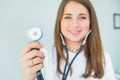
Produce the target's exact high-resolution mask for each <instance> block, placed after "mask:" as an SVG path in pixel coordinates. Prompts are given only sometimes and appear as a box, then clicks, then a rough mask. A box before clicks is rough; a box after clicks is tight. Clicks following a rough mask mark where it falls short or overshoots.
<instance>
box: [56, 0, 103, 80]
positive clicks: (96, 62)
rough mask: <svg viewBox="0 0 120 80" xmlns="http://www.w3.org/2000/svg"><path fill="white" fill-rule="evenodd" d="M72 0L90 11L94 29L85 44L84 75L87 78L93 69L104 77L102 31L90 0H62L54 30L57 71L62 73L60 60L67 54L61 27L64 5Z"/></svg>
mask: <svg viewBox="0 0 120 80" xmlns="http://www.w3.org/2000/svg"><path fill="white" fill-rule="evenodd" d="M70 1H75V2H78V3H80V4H82V5H83V6H84V7H85V8H86V9H87V10H88V12H89V16H90V29H92V32H91V34H90V35H89V37H88V40H87V42H86V44H85V46H84V52H85V57H86V70H85V73H84V74H83V77H85V78H87V77H89V76H90V75H91V73H92V71H93V72H94V76H93V77H95V78H102V77H103V75H104V69H103V59H104V57H103V49H102V43H101V39H100V33H99V28H98V22H97V17H96V14H95V10H94V8H93V6H92V4H91V2H90V1H89V0H62V2H61V4H60V7H59V9H58V14H57V19H56V24H55V31H54V41H55V46H56V52H57V71H58V72H59V73H61V74H62V72H61V70H60V60H61V59H64V60H65V56H64V53H63V45H62V40H61V38H60V33H61V30H60V27H61V25H60V24H61V18H62V16H63V11H64V7H65V6H66V4H67V3H68V2H70Z"/></svg>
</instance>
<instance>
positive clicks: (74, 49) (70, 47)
mask: <svg viewBox="0 0 120 80" xmlns="http://www.w3.org/2000/svg"><path fill="white" fill-rule="evenodd" d="M80 45H81V43H80V42H79V43H76V42H75V43H69V44H68V43H67V48H68V50H69V51H71V52H73V53H77V52H78V51H79V49H80Z"/></svg>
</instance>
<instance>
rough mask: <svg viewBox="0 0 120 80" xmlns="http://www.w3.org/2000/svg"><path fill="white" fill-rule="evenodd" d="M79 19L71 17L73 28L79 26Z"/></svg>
mask: <svg viewBox="0 0 120 80" xmlns="http://www.w3.org/2000/svg"><path fill="white" fill-rule="evenodd" d="M79 26H80V25H79V21H78V20H77V19H73V21H72V27H73V28H79Z"/></svg>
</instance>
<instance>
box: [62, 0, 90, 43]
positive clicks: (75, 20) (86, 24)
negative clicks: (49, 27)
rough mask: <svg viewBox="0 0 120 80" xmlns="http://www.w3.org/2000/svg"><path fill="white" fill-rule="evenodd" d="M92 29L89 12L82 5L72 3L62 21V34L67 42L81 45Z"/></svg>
mask: <svg viewBox="0 0 120 80" xmlns="http://www.w3.org/2000/svg"><path fill="white" fill-rule="evenodd" d="M89 28H90V19H89V12H88V10H87V9H86V8H85V7H84V6H83V5H81V4H79V3H77V2H74V1H70V2H69V3H68V4H67V5H66V6H65V9H64V12H63V16H62V19H61V32H62V34H63V36H64V37H65V41H66V42H67V43H69V42H75V43H76V42H77V43H81V41H83V39H84V37H85V35H86V34H87V32H88V31H89Z"/></svg>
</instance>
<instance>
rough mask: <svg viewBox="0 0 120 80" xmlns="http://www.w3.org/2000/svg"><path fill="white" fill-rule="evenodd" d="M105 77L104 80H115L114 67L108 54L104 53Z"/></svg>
mask: <svg viewBox="0 0 120 80" xmlns="http://www.w3.org/2000/svg"><path fill="white" fill-rule="evenodd" d="M105 77H106V80H115V75H114V69H113V65H112V61H111V58H110V55H109V54H107V53H105Z"/></svg>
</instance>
